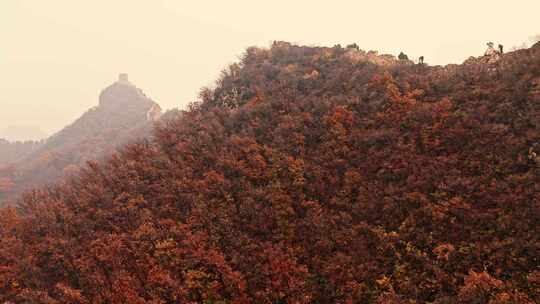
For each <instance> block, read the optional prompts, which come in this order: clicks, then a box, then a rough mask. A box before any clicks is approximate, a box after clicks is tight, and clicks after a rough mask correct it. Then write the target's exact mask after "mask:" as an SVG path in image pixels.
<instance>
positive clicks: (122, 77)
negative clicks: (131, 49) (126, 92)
mask: <svg viewBox="0 0 540 304" xmlns="http://www.w3.org/2000/svg"><path fill="white" fill-rule="evenodd" d="M118 81H119V82H129V78H128V74H127V73H120V74H119V75H118Z"/></svg>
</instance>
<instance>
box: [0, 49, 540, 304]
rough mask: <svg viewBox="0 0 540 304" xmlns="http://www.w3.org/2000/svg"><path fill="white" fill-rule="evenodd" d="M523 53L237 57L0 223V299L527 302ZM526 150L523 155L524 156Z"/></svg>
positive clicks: (535, 122)
mask: <svg viewBox="0 0 540 304" xmlns="http://www.w3.org/2000/svg"><path fill="white" fill-rule="evenodd" d="M539 141H540V48H532V49H527V50H521V51H518V52H514V53H509V54H505V55H503V56H502V57H501V58H500V59H499V60H497V61H496V62H492V63H489V64H487V63H486V62H485V61H483V60H481V58H480V59H478V60H469V61H468V62H467V63H466V64H463V65H451V66H446V67H429V66H426V65H414V64H412V62H409V61H405V60H401V61H399V60H397V59H395V58H393V57H392V56H377V55H376V54H374V53H373V52H368V53H366V52H363V51H361V50H359V49H358V48H357V47H355V48H340V47H335V48H316V47H302V46H295V45H291V44H288V43H284V42H278V43H274V44H273V45H272V47H271V48H269V49H260V48H250V49H248V50H247V51H246V53H245V54H244V56H243V58H242V60H241V61H240V62H239V63H237V64H233V65H231V66H230V67H229V68H228V69H227V70H225V71H224V72H223V74H222V76H221V77H220V79H219V80H218V83H217V85H216V86H215V88H213V89H209V88H208V89H203V90H202V91H201V100H200V101H199V102H197V103H194V104H192V105H191V106H190V108H189V109H188V110H186V111H183V112H177V113H169V115H168V118H167V119H166V120H164V121H163V122H162V123H161V124H160V125H159V126H158V127H157V128H156V130H155V132H154V138H153V139H150V140H146V141H140V142H139V143H136V144H131V145H128V146H126V147H124V148H123V149H122V151H121V152H119V153H117V154H115V155H113V156H112V157H111V158H110V159H109V160H108V161H106V162H102V163H95V162H92V163H89V164H88V165H87V166H86V167H84V168H83V169H82V171H81V172H80V174H79V175H78V176H77V177H76V178H72V179H71V180H68V181H65V182H63V183H62V184H60V185H58V186H56V187H50V188H45V189H41V190H37V191H34V192H32V193H30V194H28V195H26V196H25V198H24V199H23V200H22V201H21V202H20V207H19V208H17V209H11V208H9V209H3V210H2V211H1V212H2V213H3V214H2V216H1V217H0V300H3V301H13V302H15V303H491V304H496V303H497V304H498V303H539V302H540V268H539V267H540V256H539V252H540V236H539V233H538V231H540V227H539V225H540V221H539V219H540V162H537V161H536V159H535V158H534V157H532V156H531V155H533V154H534V153H536V150H535V149H537V147H538V145H536V144H537V143H538V142H539ZM538 153H540V151H538Z"/></svg>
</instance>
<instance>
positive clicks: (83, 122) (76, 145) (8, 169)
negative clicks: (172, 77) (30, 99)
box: [0, 79, 161, 205]
mask: <svg viewBox="0 0 540 304" xmlns="http://www.w3.org/2000/svg"><path fill="white" fill-rule="evenodd" d="M160 113H161V109H160V107H159V105H158V104H157V103H155V102H154V101H152V100H151V99H150V98H148V97H146V96H145V95H144V94H143V92H142V91H141V90H140V89H138V88H137V87H135V85H133V84H132V83H131V82H129V81H128V80H127V79H126V80H119V81H117V82H115V83H114V84H112V85H111V86H109V87H107V88H106V89H104V90H103V91H102V92H101V94H100V97H99V105H98V106H97V107H94V108H92V109H90V110H88V111H87V112H86V113H84V114H83V115H82V116H81V117H80V118H78V119H77V120H76V121H75V122H73V123H72V124H71V125H69V126H67V127H65V128H64V129H63V130H61V131H60V132H58V133H56V134H54V135H53V136H51V137H49V138H48V139H46V140H44V141H42V142H40V143H32V142H30V143H5V145H4V144H2V143H1V142H0V151H1V152H0V156H2V158H0V160H2V161H4V160H5V161H4V162H2V161H0V181H4V185H5V186H4V187H2V186H0V205H1V204H2V202H1V201H2V199H3V200H5V201H8V200H10V201H11V203H14V202H15V200H16V199H17V198H19V197H20V196H21V194H22V193H24V192H25V191H29V190H31V189H32V188H34V187H39V186H44V185H49V184H53V183H55V182H57V181H60V180H61V179H62V178H64V177H66V176H71V175H74V174H77V172H78V171H79V169H80V167H83V166H84V165H85V163H86V161H90V160H99V159H101V158H102V157H104V156H108V155H110V154H112V153H113V151H115V149H116V148H118V147H119V146H121V145H124V144H127V143H129V142H131V141H135V140H136V139H140V138H144V137H146V136H149V135H150V130H151V129H152V126H153V123H154V121H155V120H156V119H157V118H158V117H159V115H160ZM4 147H5V148H6V149H4ZM23 148H24V151H23ZM10 151H13V152H11V153H10ZM19 152H22V153H19ZM4 154H7V155H6V156H5V157H3V156H4ZM10 155H11V156H12V157H11V158H9V156H10Z"/></svg>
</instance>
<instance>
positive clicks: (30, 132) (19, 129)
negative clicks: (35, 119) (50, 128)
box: [0, 125, 47, 141]
mask: <svg viewBox="0 0 540 304" xmlns="http://www.w3.org/2000/svg"><path fill="white" fill-rule="evenodd" d="M46 137H47V134H46V133H45V132H43V131H42V130H41V129H40V128H39V127H37V126H31V125H11V126H8V127H7V128H5V129H3V130H1V131H0V139H5V140H8V141H31V140H41V139H45V138H46Z"/></svg>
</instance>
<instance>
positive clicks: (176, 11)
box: [0, 0, 540, 134]
mask: <svg viewBox="0 0 540 304" xmlns="http://www.w3.org/2000/svg"><path fill="white" fill-rule="evenodd" d="M538 12H540V1H539V0H514V1H493V0H491V1H485V0H475V1H472V0H454V1H435V0H425V1H422V0H409V1H402V0H400V1H377V0H371V1H362V0H356V1H339V0H334V1H316V0H294V1H293V0H287V1H285V0H283V1H282V0H273V1H254V0H251V1H248V0H245V1H240V0H227V1H217V0H216V1H203V0H197V1H185V0H177V1H172V0H169V1H167V0H145V1H142V0H141V1H138V0H0V130H1V129H4V128H6V127H7V126H8V125H38V126H40V127H41V128H42V129H43V130H44V131H45V132H47V133H49V134H50V133H52V132H56V131H58V130H59V129H61V128H62V127H63V126H65V125H66V124H68V123H71V122H72V121H73V120H74V119H76V118H77V117H79V116H80V115H81V114H82V113H83V112H84V111H85V110H86V109H88V108H90V107H92V106H94V105H97V102H98V100H97V98H98V95H99V93H100V91H101V89H103V88H104V87H106V86H107V85H109V84H111V83H112V82H114V81H115V80H116V78H117V74H118V73H120V72H126V73H129V75H130V79H131V80H132V82H134V83H135V84H136V85H137V86H138V87H140V88H142V89H143V90H144V91H145V92H146V94H147V95H148V96H150V97H151V98H152V99H154V100H155V101H157V102H158V103H160V104H161V105H162V107H163V108H172V107H183V106H184V105H186V104H187V103H188V102H190V101H192V100H194V99H195V97H196V95H197V93H198V91H199V89H200V88H201V87H203V86H206V85H210V84H212V83H213V82H214V81H215V79H216V77H217V76H218V75H219V72H220V70H221V69H223V68H224V67H226V66H227V65H228V64H230V63H232V62H234V61H236V60H237V58H238V56H239V55H240V54H242V52H243V50H244V49H245V48H246V47H248V46H253V45H257V46H268V45H269V44H270V42H271V41H273V40H287V41H291V42H296V43H301V44H308V45H327V46H332V45H334V44H337V43H341V44H342V45H346V44H348V43H352V42H356V43H357V44H358V45H359V46H360V47H361V48H363V49H366V50H370V49H374V50H379V52H380V53H391V54H397V53H399V51H401V50H403V51H405V52H406V53H407V54H409V57H412V58H417V57H418V56H420V55H424V56H425V58H426V62H428V63H430V64H446V63H459V62H462V61H463V60H464V59H466V58H467V57H468V56H470V55H480V54H481V53H482V52H483V51H484V48H485V43H486V42H487V41H489V40H493V41H494V42H496V43H502V44H504V45H505V46H506V47H507V48H509V47H511V46H513V45H518V44H522V43H523V42H527V41H528V40H529V38H530V37H531V36H532V35H534V34H538V33H540V21H539V20H538Z"/></svg>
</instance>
